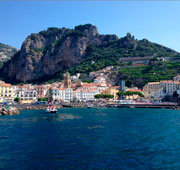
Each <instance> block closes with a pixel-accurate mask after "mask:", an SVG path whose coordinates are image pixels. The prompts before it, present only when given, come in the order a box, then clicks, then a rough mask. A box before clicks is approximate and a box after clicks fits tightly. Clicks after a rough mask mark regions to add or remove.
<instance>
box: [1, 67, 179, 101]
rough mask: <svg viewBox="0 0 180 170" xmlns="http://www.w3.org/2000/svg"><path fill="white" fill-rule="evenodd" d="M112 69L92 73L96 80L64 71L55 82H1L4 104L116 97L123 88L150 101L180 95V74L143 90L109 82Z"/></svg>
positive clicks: (122, 82)
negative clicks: (88, 81)
mask: <svg viewBox="0 0 180 170" xmlns="http://www.w3.org/2000/svg"><path fill="white" fill-rule="evenodd" d="M110 69H113V66H112V67H111V66H110V67H107V68H105V69H103V70H100V71H97V72H91V74H90V77H91V78H92V79H94V82H92V83H86V82H84V83H83V82H82V81H81V80H80V74H76V75H75V76H70V74H69V73H65V74H64V81H63V82H55V83H53V84H44V85H32V84H24V85H17V86H13V85H11V84H7V83H5V82H3V81H0V103H4V102H13V101H14V99H15V98H19V100H20V102H21V103H33V102H36V101H38V99H39V98H46V99H48V101H57V102H61V101H63V102H71V101H80V102H81V101H93V100H95V95H96V94H111V95H113V96H114V99H115V100H116V99H118V95H117V93H118V92H119V91H132V92H141V93H142V94H143V95H144V98H145V99H148V100H161V99H163V98H164V97H165V96H173V94H174V93H175V92H176V93H177V94H179V95H180V75H177V76H176V77H174V78H173V80H168V81H160V82H149V83H148V84H146V85H145V86H144V87H143V89H138V88H137V87H133V88H127V87H126V86H125V81H124V80H121V81H120V82H119V86H111V84H109V83H107V82H106V77H105V76H104V73H106V72H108V71H109V70H110ZM125 97H126V98H127V99H137V98H139V97H140V96H138V95H133V96H125Z"/></svg>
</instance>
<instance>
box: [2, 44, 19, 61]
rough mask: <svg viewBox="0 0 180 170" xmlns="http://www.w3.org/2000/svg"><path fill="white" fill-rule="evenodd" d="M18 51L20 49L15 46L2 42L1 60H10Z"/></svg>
mask: <svg viewBox="0 0 180 170" xmlns="http://www.w3.org/2000/svg"><path fill="white" fill-rule="evenodd" d="M17 51H18V49H16V48H14V47H11V46H9V45H5V44H2V43H0V61H1V62H5V61H7V60H9V59H10V58H11V57H12V56H13V55H14V54H15V53H16V52H17Z"/></svg>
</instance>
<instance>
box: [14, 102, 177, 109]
mask: <svg viewBox="0 0 180 170" xmlns="http://www.w3.org/2000/svg"><path fill="white" fill-rule="evenodd" d="M55 106H56V107H57V109H60V108H67V107H69V108H105V107H112V108H151V109H152V108H153V109H173V110H180V106H178V105H177V104H175V103H174V104H148V105H145V104H104V105H97V104H93V105H92V106H90V107H89V106H87V104H86V103H81V104H74V103H70V104H65V105H63V104H55ZM13 107H16V108H17V109H18V110H45V109H46V108H47V105H26V104H20V105H13Z"/></svg>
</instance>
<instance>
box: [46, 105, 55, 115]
mask: <svg viewBox="0 0 180 170" xmlns="http://www.w3.org/2000/svg"><path fill="white" fill-rule="evenodd" d="M46 112H48V113H57V109H56V107H55V106H48V107H47V109H46Z"/></svg>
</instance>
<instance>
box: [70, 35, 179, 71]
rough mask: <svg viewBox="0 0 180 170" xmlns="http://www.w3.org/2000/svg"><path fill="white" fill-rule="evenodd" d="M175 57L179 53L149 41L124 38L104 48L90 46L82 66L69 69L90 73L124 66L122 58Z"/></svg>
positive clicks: (109, 43) (103, 46) (105, 45)
mask: <svg viewBox="0 0 180 170" xmlns="http://www.w3.org/2000/svg"><path fill="white" fill-rule="evenodd" d="M147 56H153V57H154V58H158V57H161V58H162V57H175V56H178V53H176V52H175V51H173V50H171V49H169V48H165V47H163V46H161V45H158V44H155V43H151V42H149V41H147V40H141V41H137V40H135V39H134V38H133V37H127V36H126V37H124V38H121V39H119V40H115V41H111V42H108V43H106V44H104V45H102V46H89V47H88V48H87V50H86V57H85V58H84V60H83V61H82V63H81V64H79V65H77V66H75V67H72V68H70V69H69V72H70V73H71V74H75V73H77V72H80V73H89V72H92V71H97V70H100V69H103V68H105V67H107V66H112V65H113V66H115V65H119V66H122V65H123V64H122V63H121V62H120V58H122V57H147Z"/></svg>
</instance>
